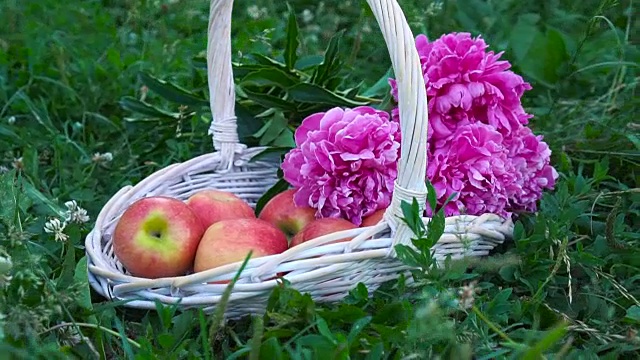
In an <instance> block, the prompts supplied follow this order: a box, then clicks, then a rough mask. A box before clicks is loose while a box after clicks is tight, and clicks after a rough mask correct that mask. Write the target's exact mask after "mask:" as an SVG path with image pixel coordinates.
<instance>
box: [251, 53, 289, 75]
mask: <svg viewBox="0 0 640 360" xmlns="http://www.w3.org/2000/svg"><path fill="white" fill-rule="evenodd" d="M251 57H253V58H255V60H256V61H257V62H258V63H260V64H262V65H268V66H273V67H276V68H279V69H282V70H285V71H287V70H288V68H287V66H286V65H285V64H283V63H281V62H279V61H277V60H274V59H272V58H270V57H268V56H265V55H262V54H259V53H252V54H251Z"/></svg>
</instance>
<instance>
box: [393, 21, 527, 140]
mask: <svg viewBox="0 0 640 360" xmlns="http://www.w3.org/2000/svg"><path fill="white" fill-rule="evenodd" d="M416 48H417V50H418V54H419V56H420V63H421V64H422V72H423V74H424V80H425V86H426V90H427V98H428V99H429V121H430V123H431V124H430V130H431V131H429V133H428V136H429V138H431V137H433V136H435V137H436V138H446V137H448V136H450V135H451V134H453V133H454V132H455V131H456V128H457V124H458V123H462V124H463V125H464V124H468V123H471V122H474V121H481V122H484V123H486V124H490V125H493V126H494V127H495V128H496V129H497V130H498V131H500V133H502V134H506V133H508V132H509V131H511V130H512V129H516V128H517V127H518V125H521V124H523V125H525V124H527V123H528V121H529V118H531V115H529V114H527V113H526V112H525V111H524V109H523V107H522V105H521V104H520V97H521V96H522V94H523V93H524V92H525V91H526V90H529V89H531V85H529V83H526V82H525V81H524V80H523V79H522V77H521V76H519V75H517V74H515V73H514V72H512V71H508V70H507V69H509V68H510V67H511V65H510V64H509V62H508V61H504V60H499V59H500V57H501V56H502V53H498V54H494V52H493V51H487V48H488V45H487V44H486V43H485V42H484V40H483V39H482V38H481V37H480V36H478V37H476V38H472V37H471V34H469V33H451V34H445V35H443V36H441V37H440V38H439V39H437V40H436V41H434V42H429V40H428V39H427V37H426V36H424V35H419V36H417V37H416ZM389 82H390V84H391V87H392V91H391V93H392V95H393V98H394V99H395V100H396V101H397V100H398V98H397V96H398V90H397V85H396V81H395V80H394V79H390V80H389Z"/></svg>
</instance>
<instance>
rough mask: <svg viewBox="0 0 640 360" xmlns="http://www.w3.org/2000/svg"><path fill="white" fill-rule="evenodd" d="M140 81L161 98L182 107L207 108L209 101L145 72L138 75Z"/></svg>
mask: <svg viewBox="0 0 640 360" xmlns="http://www.w3.org/2000/svg"><path fill="white" fill-rule="evenodd" d="M140 79H141V80H142V82H143V83H144V84H145V85H147V87H148V88H149V89H150V90H151V91H153V92H155V93H157V94H158V95H160V96H162V97H163V98H165V99H167V100H169V101H172V102H175V103H178V104H182V105H192V106H209V101H208V100H207V99H203V98H201V97H199V96H197V95H196V94H194V93H192V92H190V91H189V90H186V89H184V88H181V87H179V86H177V85H175V84H172V83H170V82H167V81H164V80H160V79H158V78H156V77H155V76H153V75H150V74H147V73H145V72H141V73H140Z"/></svg>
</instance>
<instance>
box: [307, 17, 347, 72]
mask: <svg viewBox="0 0 640 360" xmlns="http://www.w3.org/2000/svg"><path fill="white" fill-rule="evenodd" d="M344 32H345V30H340V31H339V32H337V33H336V34H335V35H333V36H332V37H331V40H329V45H327V49H326V50H325V52H324V61H323V62H322V64H320V65H319V66H318V67H317V68H316V70H315V71H314V72H313V76H312V77H311V82H312V83H314V84H320V85H322V84H324V83H325V81H327V79H329V78H330V77H331V75H332V74H333V72H334V70H335V69H336V68H339V67H340V62H339V60H338V50H339V47H340V40H341V39H342V36H343V35H344Z"/></svg>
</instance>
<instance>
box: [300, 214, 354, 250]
mask: <svg viewBox="0 0 640 360" xmlns="http://www.w3.org/2000/svg"><path fill="white" fill-rule="evenodd" d="M355 228H357V226H356V225H354V224H353V223H352V222H350V221H348V220H345V219H342V218H320V219H316V220H314V221H312V222H311V223H309V224H308V225H307V226H305V227H304V228H303V229H302V231H300V232H299V233H297V234H296V236H294V237H293V239H291V244H290V247H294V246H296V245H300V244H302V243H303V242H305V241H309V240H313V239H315V238H317V237H320V236H322V235H327V234H331V233H334V232H338V231H342V230H351V229H355ZM351 239H353V238H346V239H340V240H336V241H332V242H331V243H336V242H342V241H349V240H351Z"/></svg>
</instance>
